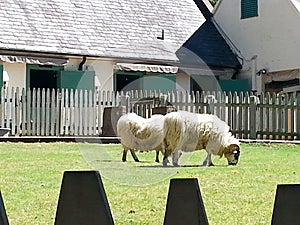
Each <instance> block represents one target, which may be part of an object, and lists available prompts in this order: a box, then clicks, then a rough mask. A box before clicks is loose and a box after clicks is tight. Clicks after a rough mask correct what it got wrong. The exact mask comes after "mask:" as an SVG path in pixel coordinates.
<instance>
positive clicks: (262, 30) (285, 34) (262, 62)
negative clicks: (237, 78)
mask: <svg viewBox="0 0 300 225" xmlns="http://www.w3.org/2000/svg"><path fill="white" fill-rule="evenodd" d="M240 4H241V1H240V0H219V4H217V6H216V7H215V9H214V20H215V21H216V23H217V24H218V25H219V26H220V28H221V29H222V30H223V31H224V32H225V33H226V35H227V36H228V37H229V39H230V40H231V41H232V43H233V44H234V45H235V46H236V48H237V49H238V50H239V51H240V56H241V57H243V59H244V65H243V69H244V74H248V76H251V73H252V71H251V67H253V64H252V62H251V58H252V57H253V56H255V55H256V56H257V59H256V69H257V70H260V69H262V68H266V69H267V70H268V71H269V72H274V71H281V70H289V69H297V68H299V67H300V60H299V52H300V29H298V28H299V25H300V13H299V11H298V10H297V8H296V7H295V6H294V5H293V4H292V2H291V1H290V0H284V1H283V0H272V1H271V0H259V1H258V17H252V18H247V19H241V6H240Z"/></svg>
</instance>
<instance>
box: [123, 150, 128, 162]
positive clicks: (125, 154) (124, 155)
mask: <svg viewBox="0 0 300 225" xmlns="http://www.w3.org/2000/svg"><path fill="white" fill-rule="evenodd" d="M127 151H128V150H127V149H125V148H124V150H123V156H122V161H123V162H126V156H127Z"/></svg>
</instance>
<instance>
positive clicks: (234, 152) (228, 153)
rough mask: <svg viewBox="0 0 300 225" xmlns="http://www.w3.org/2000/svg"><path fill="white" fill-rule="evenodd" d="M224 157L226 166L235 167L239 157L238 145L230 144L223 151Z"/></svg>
mask: <svg viewBox="0 0 300 225" xmlns="http://www.w3.org/2000/svg"><path fill="white" fill-rule="evenodd" d="M224 156H225V157H226V159H227V161H228V165H232V166H235V165H236V164H237V163H238V161H239V157H240V146H239V145H238V144H230V145H229V146H227V147H226V148H225V149H224Z"/></svg>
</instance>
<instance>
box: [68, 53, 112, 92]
mask: <svg viewBox="0 0 300 225" xmlns="http://www.w3.org/2000/svg"><path fill="white" fill-rule="evenodd" d="M81 61H82V59H81V58H70V59H69V61H68V63H67V64H66V65H65V67H64V68H65V70H78V66H79V64H80V62H81ZM83 70H93V71H95V86H96V87H98V88H100V89H101V90H105V91H112V90H113V62H112V61H105V60H100V59H97V60H91V59H88V60H87V61H86V62H85V64H84V66H83Z"/></svg>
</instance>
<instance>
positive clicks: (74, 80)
mask: <svg viewBox="0 0 300 225" xmlns="http://www.w3.org/2000/svg"><path fill="white" fill-rule="evenodd" d="M57 86H58V87H59V88H65V89H74V90H75V89H83V90H94V89H95V71H61V73H60V76H59V79H58V84H57Z"/></svg>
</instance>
